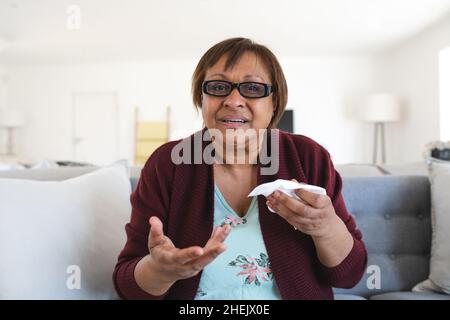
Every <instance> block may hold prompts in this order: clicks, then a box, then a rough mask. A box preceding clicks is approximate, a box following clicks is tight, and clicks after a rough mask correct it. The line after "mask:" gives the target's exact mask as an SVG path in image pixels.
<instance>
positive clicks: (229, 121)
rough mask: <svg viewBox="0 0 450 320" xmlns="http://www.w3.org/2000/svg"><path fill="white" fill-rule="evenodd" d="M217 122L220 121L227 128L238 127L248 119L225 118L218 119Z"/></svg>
mask: <svg viewBox="0 0 450 320" xmlns="http://www.w3.org/2000/svg"><path fill="white" fill-rule="evenodd" d="M219 122H221V123H222V124H223V125H224V126H225V127H227V128H239V127H241V126H243V125H245V124H246V123H247V122H248V120H246V119H242V118H226V119H220V120H219Z"/></svg>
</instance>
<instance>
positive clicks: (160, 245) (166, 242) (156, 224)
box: [136, 217, 231, 295]
mask: <svg viewBox="0 0 450 320" xmlns="http://www.w3.org/2000/svg"><path fill="white" fill-rule="evenodd" d="M149 223H150V227H151V229H150V234H149V236H148V250H149V255H147V256H146V257H144V258H143V259H142V260H141V261H140V262H139V263H138V266H139V264H141V266H140V267H139V269H140V270H147V272H146V273H148V272H150V273H151V274H146V275H143V274H141V275H139V278H140V279H138V277H136V280H137V282H138V284H139V285H140V286H141V287H142V288H143V289H146V288H148V289H147V290H146V291H148V292H149V293H151V294H154V295H160V294H163V293H164V292H165V291H167V290H168V289H169V288H170V287H171V286H172V285H173V284H174V283H175V282H176V281H178V280H181V279H187V278H191V277H193V276H195V275H197V274H198V273H199V272H200V271H201V270H202V269H203V268H204V267H205V266H206V265H208V264H209V263H211V262H212V261H213V260H214V259H215V258H216V257H217V256H218V255H219V254H221V253H222V252H224V251H225V250H226V246H225V244H224V243H223V242H224V241H225V239H226V238H227V236H228V234H229V233H230V231H231V227H230V226H229V225H227V224H226V225H224V226H223V227H216V228H215V229H214V230H213V233H212V235H211V237H210V238H209V240H208V242H207V243H206V245H205V246H204V247H203V248H202V247H199V246H193V247H188V248H184V249H179V248H176V247H175V245H174V244H173V242H172V240H170V238H169V237H167V236H165V235H164V232H163V225H162V222H161V220H159V219H158V218H157V217H151V218H150V220H149ZM138 266H137V267H136V269H138ZM139 280H140V281H139ZM146 280H147V281H146ZM149 281H151V282H155V281H156V282H157V283H153V284H150V283H142V282H149ZM139 282H141V283H139ZM150 291H151V292H150ZM155 293H157V294H155Z"/></svg>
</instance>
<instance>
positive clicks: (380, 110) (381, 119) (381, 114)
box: [364, 93, 400, 165]
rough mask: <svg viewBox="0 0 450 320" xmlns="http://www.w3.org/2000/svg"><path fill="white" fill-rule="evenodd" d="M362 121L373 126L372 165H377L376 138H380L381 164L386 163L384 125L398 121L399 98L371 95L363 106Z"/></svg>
mask: <svg viewBox="0 0 450 320" xmlns="http://www.w3.org/2000/svg"><path fill="white" fill-rule="evenodd" d="M364 120H365V121H366V122H371V123H373V124H374V136H373V158H372V164H373V165H376V164H377V163H378V159H377V158H378V157H377V156H378V136H380V140H381V141H380V142H381V143H380V146H381V163H383V164H384V163H386V138H385V132H384V125H385V123H387V122H396V121H399V120H400V102H399V98H398V97H397V96H395V95H393V94H389V93H379V94H372V95H369V96H368V99H367V103H366V106H365V112H364Z"/></svg>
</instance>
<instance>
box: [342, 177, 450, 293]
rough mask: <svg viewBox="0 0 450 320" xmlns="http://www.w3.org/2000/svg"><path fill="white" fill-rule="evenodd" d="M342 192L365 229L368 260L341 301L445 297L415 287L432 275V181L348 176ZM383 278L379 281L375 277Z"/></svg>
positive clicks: (426, 178) (409, 178)
mask: <svg viewBox="0 0 450 320" xmlns="http://www.w3.org/2000/svg"><path fill="white" fill-rule="evenodd" d="M343 181H344V187H343V195H344V199H345V202H346V204H347V208H348V210H349V212H351V214H352V215H353V216H354V217H355V220H356V222H357V225H358V227H359V228H360V230H361V231H362V233H363V240H364V242H365V244H366V247H367V251H368V255H369V261H368V268H367V271H366V273H365V275H364V277H363V279H362V280H361V281H360V282H359V283H358V285H357V286H355V287H354V288H352V289H335V290H334V291H335V297H336V299H361V298H366V299H368V298H370V299H375V300H386V299H388V300H393V299H401V300H403V299H417V300H419V299H420V300H422V299H445V300H450V295H444V294H437V293H417V292H411V289H412V288H413V287H414V286H415V285H416V284H418V283H419V282H421V281H423V280H425V279H426V278H427V277H428V272H429V258H430V248H431V219H430V211H431V210H430V183H429V180H428V177H427V176H423V175H422V176H412V175H403V176H402V175H384V176H378V177H344V178H343ZM377 276H379V277H380V279H379V280H380V281H379V283H377V282H376V281H375V280H374V279H375V277H377Z"/></svg>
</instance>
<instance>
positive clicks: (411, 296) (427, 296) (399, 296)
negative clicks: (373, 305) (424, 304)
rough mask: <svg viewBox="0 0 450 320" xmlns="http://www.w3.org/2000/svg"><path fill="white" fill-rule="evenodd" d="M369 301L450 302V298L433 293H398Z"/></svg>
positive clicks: (375, 296) (389, 293)
mask: <svg viewBox="0 0 450 320" xmlns="http://www.w3.org/2000/svg"><path fill="white" fill-rule="evenodd" d="M369 300H450V296H449V295H446V294H439V293H432V292H408V291H406V292H404V291H398V292H388V293H383V294H378V295H374V296H371V297H370V299H369Z"/></svg>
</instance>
